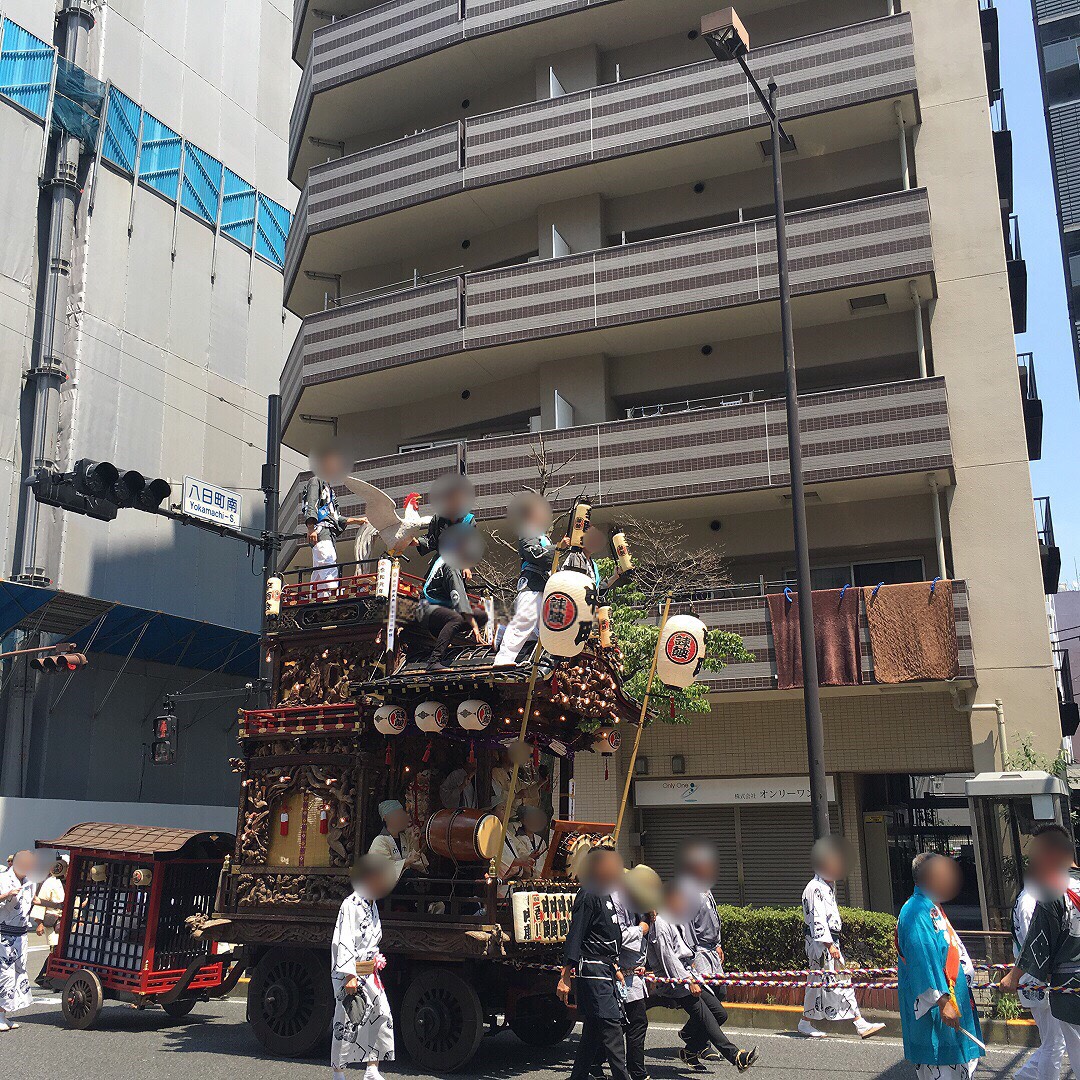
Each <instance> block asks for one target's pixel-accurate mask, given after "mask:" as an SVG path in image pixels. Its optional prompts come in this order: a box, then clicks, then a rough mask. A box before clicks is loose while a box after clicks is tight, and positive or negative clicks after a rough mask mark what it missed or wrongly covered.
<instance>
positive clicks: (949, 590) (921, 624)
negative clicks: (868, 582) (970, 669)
mask: <svg viewBox="0 0 1080 1080" xmlns="http://www.w3.org/2000/svg"><path fill="white" fill-rule="evenodd" d="M863 604H864V605H865V607H866V622H867V625H868V626H869V628H870V651H871V653H872V654H873V658H874V681H875V682H879V683H902V682H917V681H922V680H931V679H933V680H944V679H955V678H956V676H957V675H958V674H959V673H960V662H959V656H958V652H957V645H956V615H955V613H954V611H953V587H952V582H951V581H939V582H938V583H937V586H936V587H935V588H934V591H933V593H931V592H930V585H929V584H928V583H927V582H925V581H918V582H914V583H913V584H910V585H882V586H881V588H880V589H878V593H877V596H874V589H873V587H868V588H864V589H863Z"/></svg>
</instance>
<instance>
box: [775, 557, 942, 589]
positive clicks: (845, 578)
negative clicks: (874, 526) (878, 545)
mask: <svg viewBox="0 0 1080 1080" xmlns="http://www.w3.org/2000/svg"><path fill="white" fill-rule="evenodd" d="M784 579H785V580H786V581H787V582H788V583H789V584H794V583H795V571H794V570H786V571H785V572H784ZM925 580H926V578H925V577H924V576H923V561H922V559H890V560H887V561H882V562H864V563H854V564H851V563H844V564H842V565H839V566H815V567H812V568H811V570H810V587H811V588H812V589H842V588H843V587H844V586H845V585H856V586H862V585H876V584H877V583H878V582H879V581H883V582H884V583H885V584H886V585H902V584H904V583H906V582H911V581H925Z"/></svg>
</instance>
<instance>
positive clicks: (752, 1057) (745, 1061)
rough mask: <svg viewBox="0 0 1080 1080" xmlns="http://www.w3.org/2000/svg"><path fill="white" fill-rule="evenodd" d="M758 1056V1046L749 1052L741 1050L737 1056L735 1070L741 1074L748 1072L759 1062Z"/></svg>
mask: <svg viewBox="0 0 1080 1080" xmlns="http://www.w3.org/2000/svg"><path fill="white" fill-rule="evenodd" d="M757 1054H758V1052H757V1047H756V1046H754V1047H751V1048H750V1049H749V1050H740V1051H739V1052H738V1053H737V1054H736V1055H735V1068H736V1069H738V1070H739V1072H746V1070H747V1069H749V1068H750V1066H751V1065H753V1064H754V1062H755V1061H757Z"/></svg>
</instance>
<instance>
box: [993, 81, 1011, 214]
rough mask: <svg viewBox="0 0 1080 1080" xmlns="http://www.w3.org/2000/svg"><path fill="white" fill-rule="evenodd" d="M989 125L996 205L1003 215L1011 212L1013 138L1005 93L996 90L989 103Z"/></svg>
mask: <svg viewBox="0 0 1080 1080" xmlns="http://www.w3.org/2000/svg"><path fill="white" fill-rule="evenodd" d="M990 123H991V129H992V131H993V136H994V163H995V165H996V167H997V181H998V203H999V205H1000V207H1001V211H1002V213H1004V214H1011V213H1012V211H1013V195H1014V184H1013V136H1012V131H1011V129H1010V128H1009V117H1008V115H1007V113H1006V111H1005V91H1004V90H996V91H994V93H993V95H992V100H991V102H990Z"/></svg>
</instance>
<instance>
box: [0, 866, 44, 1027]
mask: <svg viewBox="0 0 1080 1080" xmlns="http://www.w3.org/2000/svg"><path fill="white" fill-rule="evenodd" d="M33 869H34V853H33V852H32V851H19V852H17V853H16V854H15V857H14V858H13V859H12V860H11V866H9V867H8V868H7V869H5V870H3V871H0V1032H7V1031H14V1029H15V1028H17V1027H18V1026H19V1025H18V1024H16V1023H14V1022H13V1021H12V1020H11V1019H10V1018H11V1016H12V1014H13V1013H17V1012H19V1011H20V1010H22V1009H26V1008H28V1007H29V1006H30V1004H31V1001H32V998H31V996H30V978H29V976H28V975H27V973H26V950H27V944H26V935H27V934H28V933H29V931H30V909H31V908H32V907H33V905H34V893H35V891H36V888H35V885H34V882H33V881H32V880H31V877H30V875H31V873H32V872H33Z"/></svg>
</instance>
